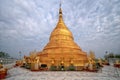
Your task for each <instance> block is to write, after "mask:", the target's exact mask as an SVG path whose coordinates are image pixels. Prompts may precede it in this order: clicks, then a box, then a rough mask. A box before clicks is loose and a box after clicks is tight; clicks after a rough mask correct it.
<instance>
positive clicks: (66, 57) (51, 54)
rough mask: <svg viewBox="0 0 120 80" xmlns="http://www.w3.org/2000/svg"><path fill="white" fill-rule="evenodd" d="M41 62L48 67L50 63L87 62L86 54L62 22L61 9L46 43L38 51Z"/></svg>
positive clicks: (80, 64)
mask: <svg viewBox="0 0 120 80" xmlns="http://www.w3.org/2000/svg"><path fill="white" fill-rule="evenodd" d="M38 55H39V57H40V61H41V63H44V64H47V65H48V67H50V66H51V65H52V64H54V65H56V66H59V65H60V64H63V65H64V66H69V65H70V64H71V63H72V64H73V65H74V66H84V65H85V63H86V62H87V54H86V53H85V52H83V51H82V50H81V48H80V47H79V46H78V45H77V44H76V43H75V42H74V38H73V35H72V33H71V32H70V30H69V29H68V28H67V27H66V25H65V24H64V21H63V18H62V10H61V8H60V10H59V20H58V23H57V25H56V27H55V29H54V30H53V31H52V33H51V35H50V38H49V42H48V44H47V45H46V46H45V47H44V49H43V51H42V52H41V53H38Z"/></svg>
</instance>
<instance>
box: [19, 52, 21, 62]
mask: <svg viewBox="0 0 120 80" xmlns="http://www.w3.org/2000/svg"><path fill="white" fill-rule="evenodd" d="M19 56H20V60H21V51H19Z"/></svg>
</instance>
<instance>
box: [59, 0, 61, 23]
mask: <svg viewBox="0 0 120 80" xmlns="http://www.w3.org/2000/svg"><path fill="white" fill-rule="evenodd" d="M61 6H62V2H61V0H60V8H59V21H61V20H62V8H61Z"/></svg>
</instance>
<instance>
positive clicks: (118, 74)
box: [6, 66, 120, 80]
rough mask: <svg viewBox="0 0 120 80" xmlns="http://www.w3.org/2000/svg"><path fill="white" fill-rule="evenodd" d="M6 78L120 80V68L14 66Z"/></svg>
mask: <svg viewBox="0 0 120 80" xmlns="http://www.w3.org/2000/svg"><path fill="white" fill-rule="evenodd" d="M6 80H120V69H118V68H114V67H112V66H104V68H102V72H101V71H100V72H97V73H94V72H82V71H64V72H63V71H59V72H57V71H47V72H31V71H29V70H26V69H23V68H19V67H17V68H12V69H10V70H9V71H8V76H7V78H6Z"/></svg>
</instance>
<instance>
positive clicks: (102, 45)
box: [0, 0, 120, 58]
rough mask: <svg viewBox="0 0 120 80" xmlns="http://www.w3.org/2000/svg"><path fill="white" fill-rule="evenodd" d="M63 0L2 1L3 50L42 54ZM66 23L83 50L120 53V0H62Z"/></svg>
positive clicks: (14, 54)
mask: <svg viewBox="0 0 120 80" xmlns="http://www.w3.org/2000/svg"><path fill="white" fill-rule="evenodd" d="M59 3H60V0H0V51H4V52H7V53H9V54H10V55H11V56H12V57H17V58H18V57H19V51H21V53H22V56H23V55H28V54H29V52H30V51H33V50H36V51H41V50H42V49H43V48H44V46H45V45H46V44H47V43H48V41H49V37H50V33H51V32H52V30H53V29H54V28H55V26H56V24H57V21H58V11H59ZM62 10H63V18H64V22H65V24H66V25H67V27H68V28H69V29H70V31H71V32H72V33H73V36H74V40H75V42H76V43H77V44H78V45H79V46H80V48H81V49H82V50H83V51H85V52H87V53H88V52H89V51H90V50H92V51H94V52H95V54H96V56H97V57H103V56H104V54H105V52H106V51H108V52H113V53H115V54H120V0H62Z"/></svg>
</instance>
